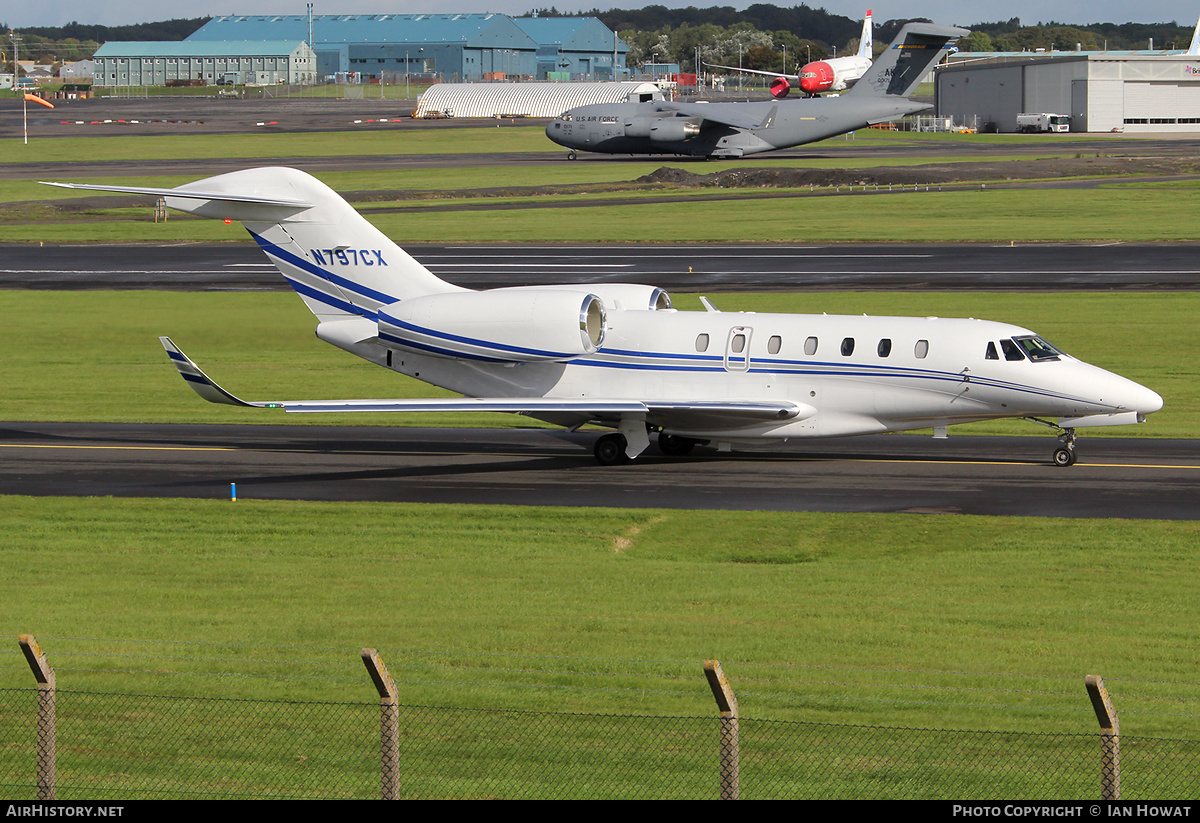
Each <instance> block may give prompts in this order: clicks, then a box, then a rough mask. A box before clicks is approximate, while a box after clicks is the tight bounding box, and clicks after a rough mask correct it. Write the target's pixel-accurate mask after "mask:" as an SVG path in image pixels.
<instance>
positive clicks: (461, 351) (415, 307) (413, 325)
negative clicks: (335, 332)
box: [379, 288, 608, 363]
mask: <svg viewBox="0 0 1200 823" xmlns="http://www.w3.org/2000/svg"><path fill="white" fill-rule="evenodd" d="M607 328H608V320H607V313H606V311H605V308H604V303H603V301H602V300H601V299H600V298H599V297H597V296H596V295H594V294H590V293H582V292H579V291H572V290H568V289H555V288H512V289H491V290H490V291H478V292H474V291H465V292H451V293H448V294H430V295H425V296H423V297H415V298H412V299H410V300H402V301H400V302H398V303H392V304H391V305H388V306H383V307H381V308H380V309H379V339H380V341H381V342H382V343H384V344H385V345H390V346H395V347H398V348H402V349H408V350H410V351H415V352H419V353H421V354H432V355H439V356H442V357H451V358H456V359H466V360H485V361H488V362H514V363H532V362H537V361H560V360H571V359H573V358H576V357H582V356H584V355H587V354H592V353H593V352H595V351H596V349H598V348H600V346H601V345H603V343H604V334H605V332H606V331H607Z"/></svg>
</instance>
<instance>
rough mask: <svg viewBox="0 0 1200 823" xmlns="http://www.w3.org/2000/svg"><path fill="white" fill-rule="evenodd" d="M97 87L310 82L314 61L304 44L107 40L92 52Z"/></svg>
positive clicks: (290, 42) (312, 54)
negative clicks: (232, 78) (231, 80)
mask: <svg viewBox="0 0 1200 823" xmlns="http://www.w3.org/2000/svg"><path fill="white" fill-rule="evenodd" d="M93 59H94V61H95V65H94V66H93V69H92V83H93V84H95V85H97V86H166V85H169V84H170V85H174V84H175V83H199V84H200V85H206V86H211V85H214V84H216V83H218V82H219V81H222V80H223V79H224V78H225V77H226V75H227V74H236V75H237V77H236V82H238V83H245V82H250V83H259V84H274V83H293V84H310V83H313V82H315V81H316V77H317V74H316V69H317V58H316V55H315V54H314V53H313V50H312V49H310V48H309V47H308V44H307V43H305V42H303V41H302V40H290V41H274V40H267V41H260V42H232V43H231V42H220V43H190V42H188V41H186V40H185V41H182V42H170V41H168V42H116V41H113V42H108V43H105V44H104V45H103V46H101V47H100V48H98V49H97V50H96V54H95V56H94V58H93Z"/></svg>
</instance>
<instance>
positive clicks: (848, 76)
mask: <svg viewBox="0 0 1200 823" xmlns="http://www.w3.org/2000/svg"><path fill="white" fill-rule="evenodd" d="M874 47H875V42H874V40H873V39H872V33H871V11H870V10H869V9H868V10H867V16H866V17H864V18H863V27H862V37H861V38H860V39H859V41H858V52H857V53H856V54H855V55H854V56H853V57H831V58H829V59H828V60H813V61H812V62H810V63H805V64H804V65H803V66H801V67H800V73H799V74H783V73H780V72H774V71H759V70H757V69H743V68H739V67H736V66H719V65H716V64H715V63H709V64H707V65H709V66H712V67H713V68H716V69H729V70H730V71H740V72H742V73H744V74H760V75H762V76H764V77H773V78H775V79H774V80H772V81H771V86H770V88H771V96H772V97H775V98H777V99H783V98H784V97H787V96H788V92H790V91H791V90H792V87H793V86H796V87H798V88H799V89H800V91H802V92H803V93H804V96H805V97H816V96H817V95H818V94H821V93H823V92H827V91H845V90H846V89H848V88H850V87H851V86H853V85H854V81H856V80H858V79H859V78H860V77H862V76H863V75H864V74H866V73H867V69H869V68H871V60H872V59H873V57H874V55H873V53H872V52H873V51H874Z"/></svg>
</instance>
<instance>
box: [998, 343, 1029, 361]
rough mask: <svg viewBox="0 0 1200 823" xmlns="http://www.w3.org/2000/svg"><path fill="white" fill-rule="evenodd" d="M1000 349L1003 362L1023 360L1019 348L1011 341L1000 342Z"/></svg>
mask: <svg viewBox="0 0 1200 823" xmlns="http://www.w3.org/2000/svg"><path fill="white" fill-rule="evenodd" d="M1000 348H1001V350H1003V352H1004V359H1005V360H1024V359H1025V355H1023V354H1021V348H1020V346H1018V345H1017V344H1016V343H1014V342H1013V341H1011V340H1001V341H1000Z"/></svg>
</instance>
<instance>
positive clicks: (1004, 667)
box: [0, 498, 1200, 737]
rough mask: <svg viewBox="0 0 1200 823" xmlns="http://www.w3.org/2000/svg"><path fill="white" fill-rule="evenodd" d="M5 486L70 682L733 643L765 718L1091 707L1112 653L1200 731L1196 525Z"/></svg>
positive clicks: (581, 661)
mask: <svg viewBox="0 0 1200 823" xmlns="http://www.w3.org/2000/svg"><path fill="white" fill-rule="evenodd" d="M0 504H2V505H3V507H4V511H5V522H6V528H5V529H4V530H3V533H2V534H0V556H3V558H4V560H5V562H4V565H3V568H4V572H3V576H4V588H5V591H6V596H5V598H4V599H3V602H0V625H3V626H4V629H5V631H6V632H8V633H9V635H8V636H10V637H14V638H15V635H16V634H18V633H20V632H29V631H32V632H33V633H35V635H36V636H38V639H39V640H40V641H41V643H42V644H43V646H44V647H45V648H46V649H47V651H48V653H49V654H50V655H51V659H52V662H53V664H54V665H56V668H57V670H58V672H59V684H60V687H62V688H74V689H86V690H92V691H127V690H133V691H139V692H149V693H156V692H159V693H161V692H166V693H171V694H193V695H207V696H217V695H216V694H215V693H214V692H213V689H214V687H217V688H219V695H220V696H223V697H258V698H262V697H270V698H281V699H283V698H286V699H307V700H345V699H362V700H368V701H369V700H370V699H371V698H372V691H371V687H370V684H369V682H367V681H366V679H365V676H364V674H363V672H362V670H361V664H360V663H359V662H358V660H357V650H358V649H359V648H362V647H364V646H370V647H374V648H378V649H379V650H380V651H381V653H382V654H383V656H384V659H385V661H387V662H388V665H389V667H390V668H392V670H393V671H394V672H395V673H396V674H398V675H399V676H401V677H402V678H403V680H404V683H405V686H404V692H405V695H406V702H411V703H414V704H429V705H466V706H490V707H492V708H497V707H500V706H505V707H510V708H529V709H556V710H565V711H598V712H611V711H616V710H618V709H620V710H621V711H624V712H628V713H652V714H674V715H691V716H704V715H707V714H709V713H710V706H711V702H710V701H711V697H710V696H709V695H708V694H707V688H706V686H705V684H704V683H703V681H702V678H701V674H702V673H701V671H700V663H701V661H703V660H705V659H709V658H716V659H720V660H722V662H723V663H724V665H725V666H726V668H727V669H728V671H729V673H730V674H731V676H732V677H733V678H734V682H735V686H738V687H739V689H740V691H741V692H742V693H743V696H742V698H741V700H742V704H743V711H745V712H747V714H748V716H753V717H758V718H763V719H768V718H769V719H788V718H792V719H797V718H802V719H806V720H817V721H835V722H849V723H866V724H885V725H906V726H913V727H922V728H986V729H996V730H1000V729H1017V728H1024V729H1031V730H1036V731H1064V730H1066V731H1070V730H1076V731H1080V732H1087V731H1091V728H1090V726H1089V725H1086V723H1085V721H1087V718H1088V715H1089V713H1090V706H1089V705H1088V704H1087V702H1086V699H1085V697H1084V692H1083V686H1082V680H1083V677H1084V675H1086V674H1096V673H1098V674H1102V675H1104V676H1105V677H1106V679H1107V680H1109V681H1110V682H1111V683H1112V684H1113V688H1114V690H1117V691H1118V693H1119V694H1121V695H1122V697H1123V700H1124V703H1123V705H1124V707H1125V709H1126V710H1127V711H1129V712H1130V716H1126V715H1123V719H1124V720H1125V724H1127V725H1125V731H1126V732H1127V733H1129V734H1137V735H1150V736H1154V735H1163V736H1175V737H1178V736H1187V735H1189V734H1191V735H1195V733H1196V730H1195V728H1194V722H1193V721H1191V720H1187V719H1184V718H1180V717H1177V716H1173V712H1175V711H1178V708H1179V707H1180V706H1186V705H1187V701H1189V700H1192V699H1194V696H1195V695H1194V685H1193V684H1194V655H1193V653H1192V643H1191V637H1192V633H1193V629H1194V627H1195V625H1196V623H1197V620H1200V601H1198V600H1197V599H1196V598H1195V597H1193V596H1192V593H1193V592H1194V590H1195V586H1196V583H1197V580H1196V578H1195V572H1194V567H1195V564H1193V563H1191V562H1190V558H1191V555H1192V553H1193V549H1194V546H1195V542H1196V539H1197V537H1198V529H1200V526H1198V525H1197V524H1196V523H1156V524H1145V523H1137V522H1126V521H1077V520H1072V521H1062V520H1048V519H1021V518H976V517H961V516H955V517H949V516H938V515H862V516H843V515H832V514H830V515H825V514H803V513H776V514H772V515H770V516H769V517H767V516H764V515H762V514H760V513H754V512H740V513H731V512H681V511H665V510H664V511H658V510H613V509H544V508H536V507H527V508H521V507H509V508H504V507H475V506H427V505H399V504H397V505H391V504H321V503H290V502H272V501H241V500H239V501H238V502H236V503H230V502H218V501H183V500H103V499H95V500H86V499H84V500H72V499H32V498H5V499H3V501H0ZM135 640H136V641H139V642H133V641H135ZM100 641H103V642H100ZM14 646H15V644H14ZM221 674H224V675H226V679H225V680H222V681H219V686H218V684H217V683H215V682H214V677H216V676H219V675H221ZM239 675H240V676H239ZM996 678H1011V679H1010V680H1008V681H1007V682H1006V687H1005V688H1003V689H994V690H989V688H988V683H989V682H991V681H994V679H996ZM739 679H740V686H739ZM1039 679H1045V681H1046V682H1044V683H1042V684H1040V685H1039V684H1038V680H1039ZM28 680H29V675H28V671H27V670H24V667H23V665H22V661H21V660H20V659H19V656H18V653H17V652H16V649H15V647H10V652H9V656H8V658H7V661H6V663H5V664H4V667H3V668H2V669H0V685H2V686H5V687H12V686H20V685H29V683H28ZM1150 681H1154V683H1151V682H1150ZM1117 684H1121V685H1120V686H1118V685H1117ZM1036 689H1044V691H1035V690H1036ZM1026 690H1028V691H1026ZM973 692H978V693H977V694H972V693H973ZM1171 707H1175V708H1171ZM1142 713H1145V716H1136V719H1134V716H1135V715H1141V714H1142ZM1087 722H1088V723H1090V722H1091V721H1087ZM1131 726H1132V728H1131Z"/></svg>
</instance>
